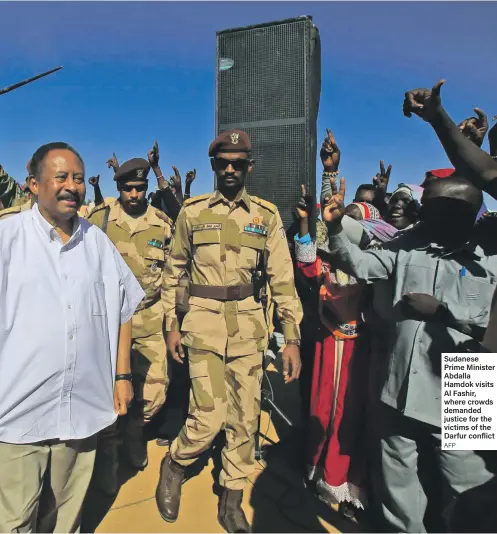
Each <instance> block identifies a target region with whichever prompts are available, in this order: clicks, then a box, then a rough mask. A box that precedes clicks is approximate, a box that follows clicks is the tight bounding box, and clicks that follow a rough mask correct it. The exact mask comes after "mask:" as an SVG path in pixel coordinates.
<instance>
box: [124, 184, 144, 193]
mask: <svg viewBox="0 0 497 534" xmlns="http://www.w3.org/2000/svg"><path fill="white" fill-rule="evenodd" d="M147 187H148V184H140V185H122V186H121V187H120V190H121V191H124V192H125V193H131V191H133V189H135V190H136V192H137V193H143V192H144V191H146V190H147Z"/></svg>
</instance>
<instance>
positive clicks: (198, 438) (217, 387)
mask: <svg viewBox="0 0 497 534" xmlns="http://www.w3.org/2000/svg"><path fill="white" fill-rule="evenodd" d="M188 361H189V366H190V378H191V384H192V385H191V390H190V407H189V414H188V418H187V420H186V423H185V425H184V427H183V428H182V430H181V432H180V434H179V436H178V437H177V438H176V440H174V442H173V443H172V445H171V457H172V459H173V460H174V461H175V462H177V463H178V464H180V465H183V466H185V467H186V466H188V465H191V464H192V463H193V462H194V461H195V460H196V459H197V458H198V457H199V456H200V455H201V454H202V453H203V452H204V451H206V450H208V449H209V447H210V446H211V444H212V442H213V441H214V438H215V437H216V436H217V434H218V433H219V432H220V431H221V430H224V431H225V432H226V444H225V447H224V448H223V451H222V463H223V468H222V471H221V475H220V479H219V483H220V484H221V486H224V487H226V488H229V489H235V490H236V489H243V488H244V487H245V485H246V484H247V482H248V477H249V476H250V475H252V474H253V472H254V470H255V435H256V432H257V422H258V417H259V413H260V405H261V381H262V353H260V352H258V353H255V354H251V355H248V356H238V357H236V358H230V357H229V356H225V357H223V356H220V355H219V354H216V353H214V352H208V351H202V350H197V349H193V348H189V350H188Z"/></svg>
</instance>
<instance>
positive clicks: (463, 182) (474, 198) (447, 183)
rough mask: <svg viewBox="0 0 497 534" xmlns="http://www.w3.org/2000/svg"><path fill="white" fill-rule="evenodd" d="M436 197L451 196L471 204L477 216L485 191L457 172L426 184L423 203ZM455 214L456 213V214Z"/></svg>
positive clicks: (450, 197)
mask: <svg viewBox="0 0 497 534" xmlns="http://www.w3.org/2000/svg"><path fill="white" fill-rule="evenodd" d="M436 198H449V199H454V200H458V201H461V202H466V203H468V204H470V205H471V207H472V211H474V214H475V217H476V215H478V212H479V211H480V208H481V206H482V204H483V193H482V192H481V190H480V189H478V188H477V187H475V186H474V185H473V184H472V183H471V182H470V181H469V180H467V179H466V178H464V176H460V175H457V174H453V175H452V176H449V177H447V178H443V179H439V180H433V181H430V182H428V183H427V184H426V187H425V189H424V192H423V198H422V200H421V202H422V204H426V202H427V201H429V200H433V199H436ZM454 215H455V214H454Z"/></svg>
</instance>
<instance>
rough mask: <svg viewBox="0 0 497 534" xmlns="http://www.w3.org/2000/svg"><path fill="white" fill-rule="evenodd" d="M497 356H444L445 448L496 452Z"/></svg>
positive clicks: (487, 354) (443, 446) (443, 445)
mask: <svg viewBox="0 0 497 534" xmlns="http://www.w3.org/2000/svg"><path fill="white" fill-rule="evenodd" d="M496 385H497V354H489V353H483V354H471V353H462V354H442V449H446V450H455V451H473V450H486V451H494V450H497V387H496Z"/></svg>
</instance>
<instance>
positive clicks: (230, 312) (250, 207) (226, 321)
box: [156, 130, 302, 532]
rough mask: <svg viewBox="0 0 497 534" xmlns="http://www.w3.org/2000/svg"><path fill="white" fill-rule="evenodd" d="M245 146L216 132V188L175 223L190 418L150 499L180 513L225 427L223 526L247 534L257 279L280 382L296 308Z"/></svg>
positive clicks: (296, 359)
mask: <svg viewBox="0 0 497 534" xmlns="http://www.w3.org/2000/svg"><path fill="white" fill-rule="evenodd" d="M251 151H252V149H251V144H250V140H249V137H248V135H247V134H246V133H245V132H242V131H239V130H234V131H228V132H224V133H223V134H221V135H220V136H219V137H218V138H217V139H216V140H215V141H214V142H213V143H212V144H211V147H210V149H209V157H210V158H211V165H212V169H213V171H214V172H215V173H216V177H217V190H216V191H214V192H213V193H209V194H206V195H201V196H198V197H193V198H191V199H189V200H187V201H185V202H184V204H183V208H182V210H181V212H180V214H179V216H178V219H177V221H176V229H175V235H174V240H173V245H172V247H171V254H170V257H169V260H168V263H167V266H166V272H165V282H166V284H165V288H166V289H165V291H164V292H163V303H164V312H165V316H166V330H167V345H168V351H169V353H170V354H171V355H172V357H173V358H174V359H175V360H176V361H178V362H180V363H182V362H183V358H184V353H183V349H182V345H184V346H186V347H188V364H189V369H190V378H191V382H192V386H191V394H190V407H189V416H188V418H187V420H186V423H185V425H184V427H183V429H182V430H181V432H180V434H179V436H178V438H177V439H176V440H175V441H174V442H173V443H172V444H171V449H170V452H169V453H168V454H167V455H166V457H165V458H164V460H163V462H162V466H161V473H160V480H159V484H158V487H157V492H156V501H157V506H158V508H159V512H160V514H161V516H162V518H163V519H164V520H166V521H170V522H172V521H175V520H176V519H177V517H178V513H179V506H180V498H181V485H182V482H183V480H184V470H185V468H186V467H187V466H189V465H190V464H192V463H193V462H194V461H195V460H196V459H197V458H198V457H199V456H200V454H201V453H202V452H204V451H205V450H207V449H208V448H209V447H210V445H211V443H212V441H213V440H214V438H215V437H216V435H217V434H218V432H219V431H220V430H222V429H224V430H225V431H226V445H225V447H224V449H223V451H222V460H223V469H222V472H221V476H220V481H219V482H220V484H221V486H223V488H224V490H223V494H222V497H221V503H220V507H219V516H218V517H219V522H220V524H221V525H222V526H223V527H224V528H225V529H226V530H227V531H228V532H250V526H249V524H248V522H247V519H246V517H245V514H244V512H243V510H242V508H241V503H242V497H243V489H244V487H245V486H246V484H247V482H248V477H250V476H251V475H252V474H253V472H254V469H255V436H256V433H257V421H258V417H259V413H260V399H261V381H262V373H263V370H262V363H263V353H264V351H265V350H266V347H267V337H268V336H267V325H266V320H265V316H264V309H263V307H262V304H261V300H260V293H259V290H260V287H261V286H260V285H259V284H258V283H256V280H257V279H258V276H257V275H258V273H259V272H260V271H263V272H265V274H266V275H267V279H268V282H269V286H270V289H271V298H272V299H273V301H274V303H275V304H276V308H277V312H278V316H279V319H280V321H281V323H282V327H283V333H284V336H285V340H286V347H285V349H284V351H283V369H284V371H283V372H284V376H285V382H291V381H292V380H295V379H297V378H298V377H299V374H300V351H299V340H300V331H299V324H300V321H301V319H302V308H301V305H300V301H299V299H298V297H297V293H296V290H295V283H294V277H293V266H292V261H291V258H290V252H289V249H288V244H287V240H286V235H285V232H284V230H283V224H282V221H281V217H280V215H279V212H278V209H277V207H276V206H275V205H274V204H271V203H270V202H267V201H265V200H262V199H260V198H257V197H254V196H251V195H249V194H248V193H247V191H246V189H245V185H244V184H245V177H246V175H247V173H249V172H251V170H252V168H253V165H254V162H253V160H252V158H251ZM185 271H186V272H188V273H189V275H190V276H191V281H192V283H191V285H190V298H189V308H190V309H189V311H188V313H187V314H186V316H185V317H184V319H183V322H182V324H181V328H180V324H179V321H178V318H177V316H176V314H175V300H176V290H177V288H178V287H179V286H180V282H181V280H182V279H183V275H184V273H185Z"/></svg>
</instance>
